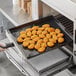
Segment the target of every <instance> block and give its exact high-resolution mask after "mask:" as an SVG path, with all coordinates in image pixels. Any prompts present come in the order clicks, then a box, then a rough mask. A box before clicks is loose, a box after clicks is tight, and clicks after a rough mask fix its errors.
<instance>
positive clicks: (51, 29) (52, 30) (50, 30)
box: [47, 27, 55, 32]
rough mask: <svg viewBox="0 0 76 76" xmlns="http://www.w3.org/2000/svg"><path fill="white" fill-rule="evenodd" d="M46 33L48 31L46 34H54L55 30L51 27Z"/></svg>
mask: <svg viewBox="0 0 76 76" xmlns="http://www.w3.org/2000/svg"><path fill="white" fill-rule="evenodd" d="M47 31H48V32H55V29H54V28H53V27H51V28H48V30H47Z"/></svg>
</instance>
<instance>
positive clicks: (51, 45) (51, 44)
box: [47, 42, 55, 47]
mask: <svg viewBox="0 0 76 76" xmlns="http://www.w3.org/2000/svg"><path fill="white" fill-rule="evenodd" d="M47 45H48V46H49V47H53V46H54V45H55V44H54V43H53V42H48V43H47Z"/></svg>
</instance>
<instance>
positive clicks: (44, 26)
mask: <svg viewBox="0 0 76 76" xmlns="http://www.w3.org/2000/svg"><path fill="white" fill-rule="evenodd" d="M42 27H43V28H47V27H50V25H49V24H44V25H42Z"/></svg>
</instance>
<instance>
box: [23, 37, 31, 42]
mask: <svg viewBox="0 0 76 76" xmlns="http://www.w3.org/2000/svg"><path fill="white" fill-rule="evenodd" d="M29 40H31V38H30V37H26V38H25V39H24V40H23V41H29Z"/></svg>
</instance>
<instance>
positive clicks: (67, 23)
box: [56, 15, 74, 37]
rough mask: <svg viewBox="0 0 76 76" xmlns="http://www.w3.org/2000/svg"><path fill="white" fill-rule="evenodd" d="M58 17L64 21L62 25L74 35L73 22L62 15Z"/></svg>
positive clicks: (61, 21) (60, 20)
mask: <svg viewBox="0 0 76 76" xmlns="http://www.w3.org/2000/svg"><path fill="white" fill-rule="evenodd" d="M56 18H57V20H59V22H60V23H62V25H63V26H64V27H65V30H66V31H67V32H68V33H69V34H71V36H72V37H73V26H74V25H73V22H72V21H71V20H69V19H68V18H66V17H65V16H62V15H58V16H56Z"/></svg>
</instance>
